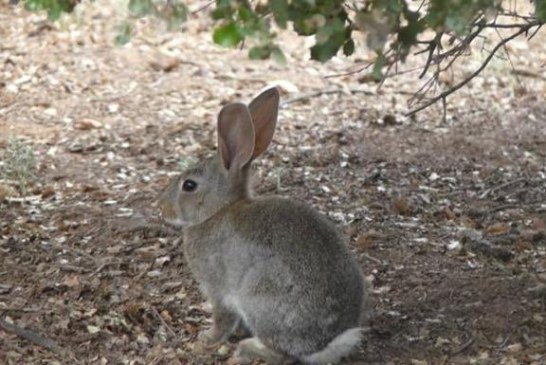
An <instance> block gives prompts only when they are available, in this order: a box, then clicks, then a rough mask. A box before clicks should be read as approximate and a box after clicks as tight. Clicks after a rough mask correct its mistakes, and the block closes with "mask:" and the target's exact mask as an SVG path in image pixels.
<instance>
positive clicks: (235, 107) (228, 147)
mask: <svg viewBox="0 0 546 365" xmlns="http://www.w3.org/2000/svg"><path fill="white" fill-rule="evenodd" d="M253 151H254V126H253V125H252V117H251V116H250V112H249V110H248V107H247V106H246V105H245V104H242V103H232V104H228V105H226V106H224V107H223V108H222V110H221V111H220V114H219V115H218V154H219V155H220V161H221V162H222V164H223V166H224V168H225V169H226V170H232V169H239V170H240V169H242V168H243V167H245V166H246V165H247V164H248V163H249V162H250V161H251V159H252V157H253V154H252V153H253Z"/></svg>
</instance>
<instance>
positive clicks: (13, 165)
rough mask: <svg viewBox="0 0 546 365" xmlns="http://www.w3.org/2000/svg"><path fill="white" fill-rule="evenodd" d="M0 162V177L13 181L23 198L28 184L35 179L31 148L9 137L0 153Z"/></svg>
mask: <svg viewBox="0 0 546 365" xmlns="http://www.w3.org/2000/svg"><path fill="white" fill-rule="evenodd" d="M0 161H1V162H0V177H1V178H2V179H6V180H11V181H14V182H15V183H16V184H17V186H18V187H19V191H20V193H21V195H22V196H25V195H26V193H27V187H28V184H29V183H30V182H31V181H32V180H33V179H34V178H35V177H36V155H35V154H34V151H33V150H32V147H30V146H29V145H26V144H25V143H24V142H23V141H22V140H21V139H19V138H17V137H15V136H10V137H9V139H8V144H7V146H6V149H5V150H4V151H3V152H1V153H0Z"/></svg>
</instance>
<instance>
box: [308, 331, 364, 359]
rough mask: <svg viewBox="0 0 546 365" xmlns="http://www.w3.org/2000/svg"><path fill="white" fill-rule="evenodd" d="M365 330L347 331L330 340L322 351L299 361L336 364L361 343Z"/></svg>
mask: <svg viewBox="0 0 546 365" xmlns="http://www.w3.org/2000/svg"><path fill="white" fill-rule="evenodd" d="M365 330H366V329H365V328H361V327H356V328H351V329H348V330H347V331H345V332H343V333H342V334H340V335H339V336H337V337H336V338H334V339H333V340H332V342H330V343H329V344H328V345H327V346H326V347H325V348H324V349H323V350H321V351H319V352H315V353H314V354H311V355H307V356H303V357H302V358H301V359H300V360H301V361H302V362H304V363H306V364H316V365H322V364H328V363H337V362H338V361H339V360H341V358H342V357H344V356H347V355H349V354H350V353H351V352H352V351H353V350H354V349H355V348H356V347H357V346H358V345H359V344H360V342H361V341H362V335H363V334H364V332H365Z"/></svg>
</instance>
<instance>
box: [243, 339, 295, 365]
mask: <svg viewBox="0 0 546 365" xmlns="http://www.w3.org/2000/svg"><path fill="white" fill-rule="evenodd" d="M234 357H235V358H236V359H237V362H238V363H240V364H250V363H252V362H253V361H254V360H263V361H265V362H266V363H267V364H268V365H284V364H291V363H293V361H294V359H292V358H290V357H289V356H287V355H285V354H283V353H281V352H278V351H276V350H273V349H271V348H269V347H267V346H266V345H264V343H263V342H262V341H260V340H259V339H258V338H257V337H251V338H247V339H245V340H242V341H241V342H239V345H238V346H237V350H235V355H234Z"/></svg>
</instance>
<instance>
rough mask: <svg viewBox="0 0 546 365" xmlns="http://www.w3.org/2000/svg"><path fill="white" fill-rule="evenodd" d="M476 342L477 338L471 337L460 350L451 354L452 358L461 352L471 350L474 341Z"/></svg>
mask: <svg viewBox="0 0 546 365" xmlns="http://www.w3.org/2000/svg"><path fill="white" fill-rule="evenodd" d="M475 340H476V338H475V337H474V336H472V337H470V339H469V340H468V341H466V342H465V343H464V344H463V345H462V346H461V347H460V348H458V349H457V350H454V351H452V352H451V354H450V355H451V356H453V355H458V354H460V353H461V352H463V351H465V350H466V349H467V348H469V347H470V346H471V345H472V344H473V343H474V341H475Z"/></svg>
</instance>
